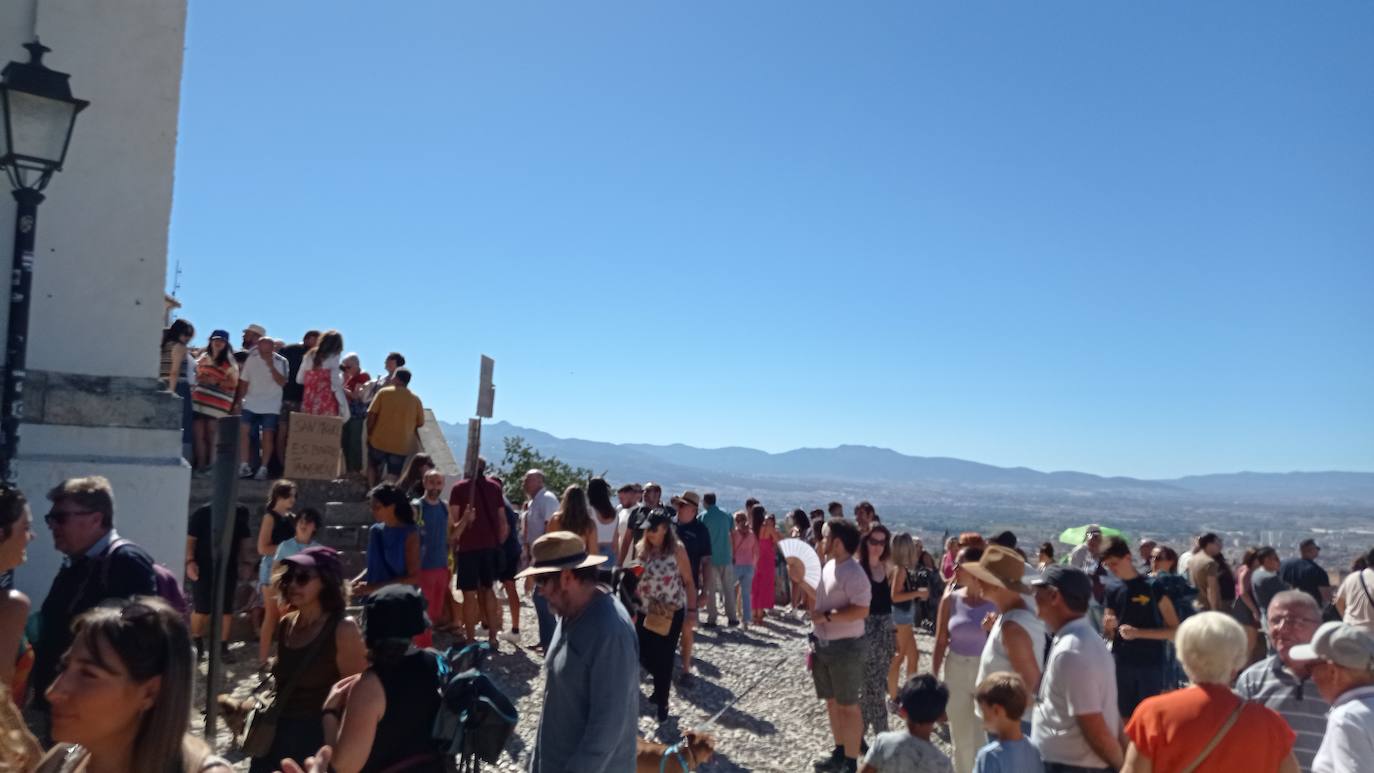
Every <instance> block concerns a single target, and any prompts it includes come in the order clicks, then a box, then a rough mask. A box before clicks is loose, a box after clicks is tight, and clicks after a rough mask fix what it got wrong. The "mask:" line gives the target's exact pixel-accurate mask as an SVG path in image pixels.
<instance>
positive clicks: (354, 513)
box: [324, 501, 373, 526]
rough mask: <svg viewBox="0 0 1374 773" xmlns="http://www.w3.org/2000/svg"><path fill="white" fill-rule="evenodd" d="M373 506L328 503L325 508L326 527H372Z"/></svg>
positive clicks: (362, 503) (361, 503)
mask: <svg viewBox="0 0 1374 773" xmlns="http://www.w3.org/2000/svg"><path fill="white" fill-rule="evenodd" d="M372 521H373V518H372V506H371V505H370V504H368V503H367V502H358V501H350V502H327V503H325V506H324V522H325V525H326V526H371V525H372Z"/></svg>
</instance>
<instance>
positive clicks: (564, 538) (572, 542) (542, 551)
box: [515, 531, 607, 580]
mask: <svg viewBox="0 0 1374 773" xmlns="http://www.w3.org/2000/svg"><path fill="white" fill-rule="evenodd" d="M606 561H607V556H589V555H587V543H586V542H584V541H583V540H582V538H581V537H579V536H577V535H576V534H573V533H572V532H570V531H551V532H549V533H548V534H545V535H544V536H542V537H540V538H539V539H537V540H535V541H534V544H533V545H530V565H529V568H527V569H526V570H525V571H523V572H521V573H519V574H517V575H515V579H517V580H519V579H523V578H525V577H532V576H534V575H536V574H551V573H554V572H561V571H563V570H564V569H583V568H586V567H588V566H598V565H600V564H604V563H606Z"/></svg>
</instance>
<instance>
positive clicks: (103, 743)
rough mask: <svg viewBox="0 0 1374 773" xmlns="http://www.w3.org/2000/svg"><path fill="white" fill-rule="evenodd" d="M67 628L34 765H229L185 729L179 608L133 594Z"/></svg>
mask: <svg viewBox="0 0 1374 773" xmlns="http://www.w3.org/2000/svg"><path fill="white" fill-rule="evenodd" d="M74 637H75V638H74V639H73V640H72V646H71V648H70V649H68V650H67V653H66V654H65V655H64V656H63V657H62V664H61V671H60V672H59V673H58V676H57V679H56V681H54V682H53V683H52V686H50V687H49V688H48V692H47V697H48V702H49V703H50V704H51V705H52V736H53V739H54V740H56V741H57V742H58V743H57V744H56V745H55V746H54V747H53V748H52V749H50V750H49V751H48V754H47V756H45V757H44V758H43V761H42V762H40V763H39V764H38V767H37V768H36V769H35V770H36V773H78V772H81V771H97V770H111V771H140V772H142V771H149V772H150V773H231V771H232V768H231V767H230V766H229V763H227V762H225V761H224V760H222V759H220V758H218V757H215V756H213V755H211V754H210V750H209V748H208V747H206V745H205V744H204V743H203V742H202V741H200V740H199V739H197V738H195V737H193V736H191V735H188V734H187V732H186V731H187V730H188V729H189V727H190V718H191V677H192V663H191V636H190V633H189V632H188V631H187V629H186V623H185V621H184V620H182V618H181V614H180V613H179V612H177V611H175V610H173V609H172V608H171V607H170V606H168V605H167V603H166V602H164V601H163V600H162V599H159V598H154V597H146V596H145V597H137V598H134V599H131V600H127V601H123V602H120V603H118V604H116V605H114V606H105V607H97V608H95V609H93V610H91V611H89V612H87V613H85V614H83V615H82V616H81V617H79V618H77V621H76V625H75V630H74ZM273 769H275V768H273Z"/></svg>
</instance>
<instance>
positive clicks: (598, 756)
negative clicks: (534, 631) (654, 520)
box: [516, 531, 639, 773]
mask: <svg viewBox="0 0 1374 773" xmlns="http://www.w3.org/2000/svg"><path fill="white" fill-rule="evenodd" d="M605 560H606V556H589V555H587V549H586V545H585V543H583V541H582V537H580V536H578V535H576V534H573V533H572V532H569V531H555V532H549V533H548V534H545V535H544V536H542V537H540V538H539V539H537V540H535V541H534V544H533V545H531V546H530V566H529V568H528V569H526V570H525V571H523V572H521V573H520V574H518V575H516V579H522V578H525V577H533V578H534V582H535V584H536V586H537V587H538V589H539V593H540V594H542V595H543V597H544V598H545V599H547V600H548V604H549V608H550V609H551V610H552V611H553V612H554V614H556V615H557V616H558V624H557V627H556V628H555V629H554V632H553V639H552V640H550V642H549V647H548V650H547V652H546V653H545V656H544V699H543V701H542V702H541V709H540V713H539V729H538V731H536V735H535V742H534V752H533V755H532V756H531V758H530V767H529V771H530V773H622V772H623V771H627V770H634V769H635V731H636V729H637V723H638V710H639V639H638V638H637V636H636V634H635V627H634V623H632V622H630V616H629V614H628V613H626V612H625V608H624V607H623V606H621V605H620V602H619V601H617V600H616V599H615V597H614V596H612V595H610V594H608V593H606V592H604V591H603V590H602V589H601V588H600V587H599V586H598V585H597V567H598V566H599V565H600V564H602V563H603V562H605Z"/></svg>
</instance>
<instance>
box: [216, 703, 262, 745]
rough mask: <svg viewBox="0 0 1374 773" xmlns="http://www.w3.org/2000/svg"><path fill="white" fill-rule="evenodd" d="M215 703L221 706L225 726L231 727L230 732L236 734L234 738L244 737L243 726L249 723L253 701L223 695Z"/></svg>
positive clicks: (220, 711)
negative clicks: (249, 713)
mask: <svg viewBox="0 0 1374 773" xmlns="http://www.w3.org/2000/svg"><path fill="white" fill-rule="evenodd" d="M215 702H216V703H218V704H219V713H220V716H221V717H223V718H224V724H226V725H228V726H229V732H231V733H233V734H234V738H238V737H239V736H241V735H243V724H244V722H246V721H248V712H249V711H250V710H252V708H253V699H252V698H247V699H240V698H235V697H233V696H231V695H225V694H223V693H221V694H220V696H219V698H217V699H216V700H215Z"/></svg>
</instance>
